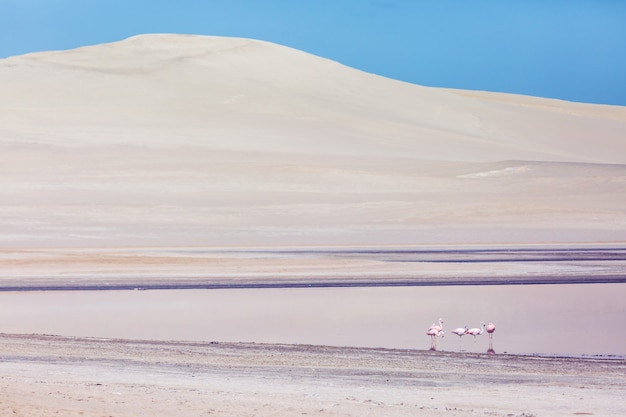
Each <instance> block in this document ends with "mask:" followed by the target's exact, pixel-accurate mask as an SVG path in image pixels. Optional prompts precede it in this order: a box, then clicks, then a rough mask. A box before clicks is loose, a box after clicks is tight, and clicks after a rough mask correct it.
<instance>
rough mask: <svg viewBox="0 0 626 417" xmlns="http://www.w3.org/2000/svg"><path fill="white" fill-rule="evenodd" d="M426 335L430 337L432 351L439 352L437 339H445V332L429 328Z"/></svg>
mask: <svg viewBox="0 0 626 417" xmlns="http://www.w3.org/2000/svg"><path fill="white" fill-rule="evenodd" d="M426 334H427V335H428V336H430V350H437V338H438V337H439V336H441V337H443V335H444V331H443V330H437V329H436V328H429V329H428V331H427V332H426Z"/></svg>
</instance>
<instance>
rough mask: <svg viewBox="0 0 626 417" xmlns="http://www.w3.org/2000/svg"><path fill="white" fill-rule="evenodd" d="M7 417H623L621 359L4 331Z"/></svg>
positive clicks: (0, 369)
mask: <svg viewBox="0 0 626 417" xmlns="http://www.w3.org/2000/svg"><path fill="white" fill-rule="evenodd" d="M0 392H2V396H0V415H2V416H29V417H34V416H51V415H60V416H87V417H91V416H93V417H103V416H114V417H122V416H144V415H150V416H202V415H213V416H279V415H280V416H286V415H326V416H451V417H453V416H506V417H509V416H526V417H528V416H573V415H579V416H580V415H598V416H623V415H626V405H624V402H623V398H624V395H625V394H626V361H624V360H623V359H616V358H563V357H533V356H515V355H493V356H489V355H483V354H471V353H447V352H431V351H421V350H390V349H364V348H351V347H328V346H309V345H266V344H245V343H224V342H219V343H218V342H213V343H210V342H206V343H192V342H154V341H130V340H113V339H90V338H67V337H60V336H44V335H12V334H2V335H0Z"/></svg>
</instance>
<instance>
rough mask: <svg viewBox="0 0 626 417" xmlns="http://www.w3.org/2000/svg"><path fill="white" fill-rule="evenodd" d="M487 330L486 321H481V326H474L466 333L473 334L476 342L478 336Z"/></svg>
mask: <svg viewBox="0 0 626 417" xmlns="http://www.w3.org/2000/svg"><path fill="white" fill-rule="evenodd" d="M484 331H485V322H484V321H482V322H480V328H478V327H474V328H472V329H469V330H468V331H466V332H465V334H471V335H472V336H474V343H476V336H480V335H481V334H483V332H484Z"/></svg>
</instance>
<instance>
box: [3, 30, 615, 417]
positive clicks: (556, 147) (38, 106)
mask: <svg viewBox="0 0 626 417" xmlns="http://www.w3.org/2000/svg"><path fill="white" fill-rule="evenodd" d="M624 132H626V108H624V107H619V106H602V105H590V104H584V103H571V102H564V101H559V100H548V99H542V98H536V97H522V96H515V95H509V94H498V93H489V92H476V91H461V90H449V89H439V88H429V87H423V86H418V85H412V84H407V83H403V82H399V81H395V80H390V79H386V78H383V77H380V76H377V75H375V74H368V73H364V72H362V71H357V70H355V69H352V68H348V67H346V66H344V65H341V64H340V63H337V62H333V61H329V60H327V59H322V58H320V57H316V56H312V55H310V54H306V53H304V52H301V51H297V50H293V49H290V48H286V47H283V46H279V45H274V44H270V43H267V42H261V41H256V40H250V39H239V38H221V37H207V36H191V35H168V34H162V35H142V36H136V37H132V38H129V39H126V40H123V41H120V42H113V43H110V44H102V45H94V46H89V47H83V48H78V49H74V50H69V51H50V52H41V53H34V54H28V55H23V56H16V57H11V58H7V59H3V60H0V201H1V202H2V203H1V204H0V287H1V289H2V290H3V291H4V292H6V293H11V291H16V290H20V291H33V290H37V291H43V290H46V289H54V290H55V291H57V292H59V291H58V290H60V289H63V288H70V287H72V289H76V288H78V289H81V288H82V289H85V288H92V289H94V290H97V289H102V288H103V287H106V286H109V287H115V286H117V287H119V288H120V289H133V288H137V289H144V288H150V287H155V286H156V287H158V286H168V285H175V286H176V285H178V286H181V285H182V286H184V285H188V286H191V287H193V286H194V285H207V284H211V285H222V286H228V285H233V284H242V285H258V284H263V285H267V284H277V285H285V284H298V285H306V284H307V283H311V284H316V283H323V284H324V283H325V284H328V283H329V281H330V282H335V283H337V282H342V283H348V284H354V285H360V284H364V283H365V284H368V285H370V284H381V283H385V282H387V283H392V284H394V283H395V284H401V283H402V282H405V283H406V282H409V281H410V283H411V284H412V285H413V284H416V283H418V284H419V283H424V284H433V283H438V285H439V284H455V283H457V284H458V283H459V282H461V281H463V283H465V284H471V283H484V279H485V277H487V278H488V279H489V280H491V282H490V283H491V284H494V283H497V284H502V283H506V282H509V281H513V280H518V281H519V283H531V282H536V281H537V280H542V279H543V280H547V281H550V282H552V281H554V282H559V280H570V281H571V280H573V281H575V282H582V281H585V280H589V279H592V280H597V282H617V283H619V282H623V280H624V262H626V260H625V259H624V257H623V250H624V247H625V246H626V245H625V242H626V204H625V202H626V200H625V198H624V196H625V195H626V140H625V136H624ZM525 248H530V249H531V250H532V251H534V252H532V251H531V253H530V254H524V253H523V250H524V249H525ZM439 249H442V250H445V251H451V250H452V251H454V250H457V249H461V250H464V251H467V250H470V251H472V250H483V249H488V250H493V251H495V254H489V256H495V257H496V258H497V261H493V260H492V261H488V262H487V261H486V260H485V259H486V258H485V259H483V260H482V261H480V260H481V259H478V260H479V262H474V261H476V259H474V261H471V259H470V260H468V258H465V260H466V261H467V262H457V263H455V262H449V261H448V262H444V263H441V262H435V261H432V260H430V261H428V262H423V261H420V260H418V261H410V262H409V261H400V262H398V259H389V258H387V257H385V256H379V255H374V256H373V255H372V253H377V251H383V252H384V251H392V252H393V251H400V252H401V251H403V250H410V251H416V250H418V251H419V250H426V251H437V250H439ZM554 249H566V250H568V251H571V250H573V251H574V252H576V251H582V252H580V253H585V254H586V255H584V256H585V257H586V258H585V259H581V258H578V257H576V256H573V257H572V259H571V260H564V259H559V260H555V259H553V258H551V256H552V255H551V253H552V252H551V251H552V250H554ZM613 249H615V250H617V252H614V253H612V252H611V250H613ZM509 250H511V251H513V252H515V253H516V254H517V255H516V256H518V257H516V258H514V259H509V260H508V261H507V260H506V254H507V251H509ZM359 251H365V252H364V253H367V256H362V254H359V253H360V252H359ZM520 251H521V252H520ZM598 251H600V252H598ZM589 253H592V254H596V255H597V254H598V253H602V256H595V255H594V256H591V257H589V256H588V255H589ZM466 255H467V254H466ZM393 256H395V255H393ZM469 256H470V258H471V257H473V256H475V254H470V255H469ZM477 256H479V257H480V256H483V257H484V256H486V255H485V254H484V253H482V255H481V254H479V255H477ZM519 256H521V257H522V258H523V257H528V256H539V258H536V259H532V260H531V261H528V259H526V260H525V261H524V262H518V261H519V260H520V259H521V258H520V257H519ZM559 256H560V255H559ZM503 257H504V258H503ZM590 277H591V278H590ZM621 285H623V284H621ZM52 296H54V295H52ZM285 314H288V312H286V313H285ZM435 314H437V313H435V312H433V315H435ZM435 317H436V316H435ZM430 319H431V318H430V317H429V318H428V320H430ZM8 320H11V321H12V325H13V327H12V328H17V329H18V330H17V331H15V332H11V334H1V335H0V392H1V393H2V395H0V414H2V415H16V416H27V417H34V416H42V415H63V416H79V415H83V416H94V417H95V416H98V417H100V416H140V415H159V416H167V415H176V416H181V415H183V416H186V415H188V416H196V415H209V414H212V415H224V416H238V415H241V416H243V415H246V416H249V415H257V416H270V415H304V414H310V415H331V416H333V415H336V416H339V415H345V416H348V415H355V416H356V415H359V416H362V415H372V416H383V415H397V416H402V415H407V416H408V415H423V416H444V415H445V416H470V415H485V416H520V417H521V416H526V417H529V416H566V415H567V416H571V415H602V416H612V415H614V416H621V415H624V414H625V411H626V410H625V409H624V406H623V401H621V400H622V398H623V394H624V390H625V389H626V384H625V381H624V374H625V373H624V367H625V365H624V361H623V360H622V359H606V358H605V359H590V358H561V357H549V358H547V357H532V356H523V355H520V356H515V355H497V356H486V355H482V354H470V353H459V352H456V353H454V352H428V351H425V350H419V349H409V350H401V349H364V348H357V347H327V346H313V345H311V346H309V345H292V344H280V345H276V344H253V343H232V342H225V341H220V343H217V344H210V343H208V342H206V343H204V342H196V343H192V342H189V341H188V342H183V341H172V342H169V341H158V342H157V341H141V340H112V339H94V338H77V337H71V336H73V335H71V334H67V335H63V336H43V335H25V334H18V333H20V331H19V318H15V317H0V332H1V331H2V323H3V322H6V321H8ZM16 320H17V321H18V323H17V326H15V321H16ZM172 320H176V318H175V317H174V318H172ZM196 340H202V339H201V338H198V339H196Z"/></svg>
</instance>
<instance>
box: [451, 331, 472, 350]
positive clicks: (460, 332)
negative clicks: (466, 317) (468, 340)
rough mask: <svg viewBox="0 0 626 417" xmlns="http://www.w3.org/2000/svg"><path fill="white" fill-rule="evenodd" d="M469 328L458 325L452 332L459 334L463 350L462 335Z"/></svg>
mask: <svg viewBox="0 0 626 417" xmlns="http://www.w3.org/2000/svg"><path fill="white" fill-rule="evenodd" d="M467 330H468V329H467V326H465V327H457V328H456V329H454V330H452V333H454V334H455V335H457V336H459V350H461V342H462V339H461V337H462V336H463V335H464V334H465V333H466V332H467Z"/></svg>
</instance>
